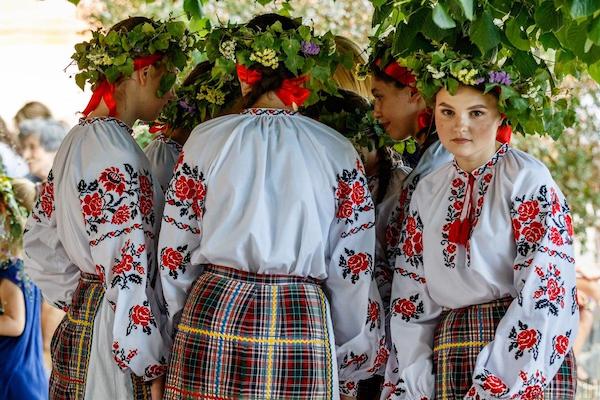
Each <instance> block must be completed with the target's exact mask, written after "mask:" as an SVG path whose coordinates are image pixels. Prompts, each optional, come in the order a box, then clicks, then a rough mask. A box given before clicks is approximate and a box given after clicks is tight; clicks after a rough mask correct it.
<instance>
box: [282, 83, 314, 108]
mask: <svg viewBox="0 0 600 400" xmlns="http://www.w3.org/2000/svg"><path fill="white" fill-rule="evenodd" d="M307 80H308V77H307V76H299V77H297V78H291V79H284V80H283V83H282V84H281V87H280V88H279V89H277V90H276V91H275V94H276V95H277V97H279V99H280V100H281V101H282V102H283V104H285V105H286V106H288V107H289V106H291V105H293V104H296V106H301V105H302V104H304V102H305V101H306V100H307V99H308V98H309V97H310V90H309V89H307V88H305V87H304V86H302V85H304V83H306V81H307Z"/></svg>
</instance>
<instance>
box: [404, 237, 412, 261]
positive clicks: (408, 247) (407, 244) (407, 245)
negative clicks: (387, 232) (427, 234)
mask: <svg viewBox="0 0 600 400" xmlns="http://www.w3.org/2000/svg"><path fill="white" fill-rule="evenodd" d="M402 252H403V253H404V255H405V256H407V257H412V256H414V255H415V252H414V249H413V246H412V242H411V241H410V239H407V240H405V241H404V244H403V245H402Z"/></svg>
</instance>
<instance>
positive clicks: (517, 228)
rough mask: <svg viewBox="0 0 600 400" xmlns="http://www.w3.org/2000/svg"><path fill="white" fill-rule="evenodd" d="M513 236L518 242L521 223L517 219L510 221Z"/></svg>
mask: <svg viewBox="0 0 600 400" xmlns="http://www.w3.org/2000/svg"><path fill="white" fill-rule="evenodd" d="M512 227H513V234H514V235H515V240H519V238H520V237H521V223H520V222H519V220H517V219H513V220H512Z"/></svg>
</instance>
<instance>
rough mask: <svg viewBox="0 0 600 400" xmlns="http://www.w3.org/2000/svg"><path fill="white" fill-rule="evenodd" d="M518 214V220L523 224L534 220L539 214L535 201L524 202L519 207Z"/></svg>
mask: <svg viewBox="0 0 600 400" xmlns="http://www.w3.org/2000/svg"><path fill="white" fill-rule="evenodd" d="M518 213H519V219H520V220H521V221H524V222H525V221H530V220H532V219H535V217H537V216H538V214H539V213H540V207H539V205H538V202H537V201H535V200H529V201H526V202H524V203H523V204H521V205H520V206H519V209H518Z"/></svg>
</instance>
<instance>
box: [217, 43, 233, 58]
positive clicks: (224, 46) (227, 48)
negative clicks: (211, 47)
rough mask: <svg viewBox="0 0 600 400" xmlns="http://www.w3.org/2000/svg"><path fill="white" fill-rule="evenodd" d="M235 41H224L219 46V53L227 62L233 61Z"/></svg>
mask: <svg viewBox="0 0 600 400" xmlns="http://www.w3.org/2000/svg"><path fill="white" fill-rule="evenodd" d="M235 45H236V43H235V41H234V40H226V41H224V42H223V43H221V45H220V46H219V52H220V53H221V54H222V55H223V57H225V58H226V59H228V60H231V61H235Z"/></svg>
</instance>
